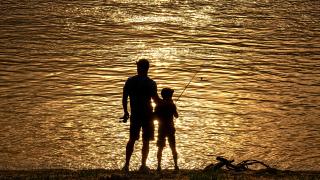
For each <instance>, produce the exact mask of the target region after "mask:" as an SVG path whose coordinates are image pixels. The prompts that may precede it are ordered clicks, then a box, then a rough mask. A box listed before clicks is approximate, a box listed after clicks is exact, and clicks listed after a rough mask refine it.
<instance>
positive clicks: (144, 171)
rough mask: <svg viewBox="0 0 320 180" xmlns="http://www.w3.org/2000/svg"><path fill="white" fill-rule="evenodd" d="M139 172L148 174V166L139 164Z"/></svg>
mask: <svg viewBox="0 0 320 180" xmlns="http://www.w3.org/2000/svg"><path fill="white" fill-rule="evenodd" d="M139 172H140V173H143V174H150V172H151V170H150V168H148V166H145V165H144V166H140V168H139Z"/></svg>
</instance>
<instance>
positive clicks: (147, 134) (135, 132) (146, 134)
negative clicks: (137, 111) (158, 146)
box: [130, 121, 154, 141]
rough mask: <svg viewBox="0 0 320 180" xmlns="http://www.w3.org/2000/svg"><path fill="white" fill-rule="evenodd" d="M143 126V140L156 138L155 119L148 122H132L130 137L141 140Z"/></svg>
mask: <svg viewBox="0 0 320 180" xmlns="http://www.w3.org/2000/svg"><path fill="white" fill-rule="evenodd" d="M141 128H142V140H147V141H151V140H154V124H153V121H149V122H148V123H143V124H141V123H137V122H130V139H132V140H139V137H140V130H141Z"/></svg>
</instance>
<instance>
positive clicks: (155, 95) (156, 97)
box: [152, 82, 160, 105]
mask: <svg viewBox="0 0 320 180" xmlns="http://www.w3.org/2000/svg"><path fill="white" fill-rule="evenodd" d="M152 91H153V93H152V100H153V101H154V103H156V105H157V104H159V102H160V97H159V95H158V89H157V84H156V83H155V82H154V84H153V90H152Z"/></svg>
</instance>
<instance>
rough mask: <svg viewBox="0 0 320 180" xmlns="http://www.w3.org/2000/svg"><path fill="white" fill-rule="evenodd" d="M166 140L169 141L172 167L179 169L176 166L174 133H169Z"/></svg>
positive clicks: (176, 155) (176, 154)
mask: <svg viewBox="0 0 320 180" xmlns="http://www.w3.org/2000/svg"><path fill="white" fill-rule="evenodd" d="M168 141H169V145H170V149H171V151H172V156H173V161H174V168H175V170H179V167H178V153H177V149H176V139H175V136H174V134H173V135H170V136H169V137H168Z"/></svg>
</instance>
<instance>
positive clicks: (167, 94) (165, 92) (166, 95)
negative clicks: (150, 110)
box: [161, 88, 174, 99]
mask: <svg viewBox="0 0 320 180" xmlns="http://www.w3.org/2000/svg"><path fill="white" fill-rule="evenodd" d="M173 92H174V90H173V89H171V88H163V89H162V90H161V96H162V98H163V99H172V95H173Z"/></svg>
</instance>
